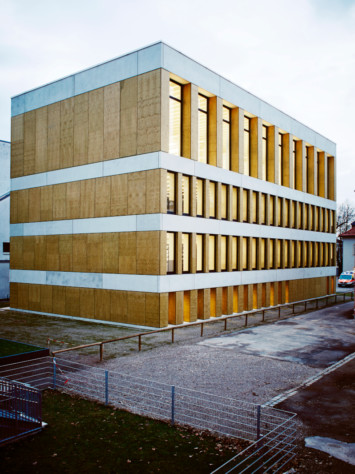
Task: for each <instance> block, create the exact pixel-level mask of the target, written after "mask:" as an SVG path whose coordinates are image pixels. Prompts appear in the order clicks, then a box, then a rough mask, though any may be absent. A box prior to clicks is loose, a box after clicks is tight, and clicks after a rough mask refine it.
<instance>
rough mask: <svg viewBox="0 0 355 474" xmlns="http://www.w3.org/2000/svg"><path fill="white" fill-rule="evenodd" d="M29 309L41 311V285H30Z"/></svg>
mask: <svg viewBox="0 0 355 474" xmlns="http://www.w3.org/2000/svg"><path fill="white" fill-rule="evenodd" d="M28 309H30V310H31V311H41V285H28Z"/></svg>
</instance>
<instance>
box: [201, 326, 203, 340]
mask: <svg viewBox="0 0 355 474" xmlns="http://www.w3.org/2000/svg"><path fill="white" fill-rule="evenodd" d="M202 336H203V323H201V337H202Z"/></svg>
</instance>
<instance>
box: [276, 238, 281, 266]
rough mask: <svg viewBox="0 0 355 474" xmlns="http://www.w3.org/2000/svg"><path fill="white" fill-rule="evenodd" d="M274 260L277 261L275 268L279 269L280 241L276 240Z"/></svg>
mask: <svg viewBox="0 0 355 474" xmlns="http://www.w3.org/2000/svg"><path fill="white" fill-rule="evenodd" d="M276 260H277V268H281V240H280V239H277V240H276Z"/></svg>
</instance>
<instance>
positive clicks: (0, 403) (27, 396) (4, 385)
mask: <svg viewBox="0 0 355 474" xmlns="http://www.w3.org/2000/svg"><path fill="white" fill-rule="evenodd" d="M41 427H42V394H41V391H40V390H38V389H35V388H32V387H29V386H27V385H24V384H21V383H18V382H14V381H11V380H7V379H3V378H1V377H0V446H1V445H3V444H6V443H9V442H11V441H15V440H16V439H18V438H22V437H23V436H25V435H29V434H32V433H34V432H37V431H39V430H40V429H41Z"/></svg>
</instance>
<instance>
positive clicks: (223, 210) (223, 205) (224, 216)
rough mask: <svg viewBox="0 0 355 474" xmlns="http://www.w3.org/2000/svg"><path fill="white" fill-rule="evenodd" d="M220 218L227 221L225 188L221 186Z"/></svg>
mask: <svg viewBox="0 0 355 474" xmlns="http://www.w3.org/2000/svg"><path fill="white" fill-rule="evenodd" d="M221 195H222V196H221V198H222V199H221V217H222V219H227V203H228V201H227V186H226V185H225V184H222V186H221Z"/></svg>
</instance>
